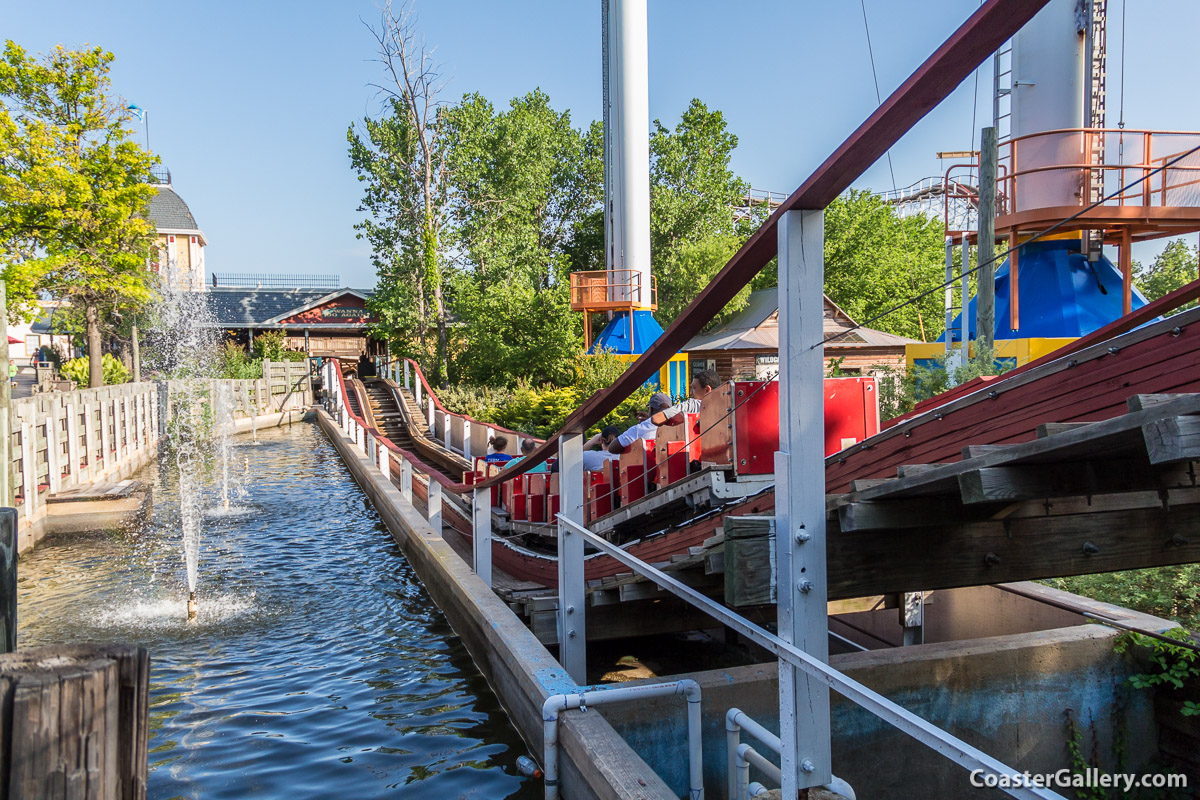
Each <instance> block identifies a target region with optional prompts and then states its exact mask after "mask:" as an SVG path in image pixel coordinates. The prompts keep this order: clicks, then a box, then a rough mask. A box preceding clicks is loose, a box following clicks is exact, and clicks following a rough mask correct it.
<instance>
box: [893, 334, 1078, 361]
mask: <svg viewBox="0 0 1200 800" xmlns="http://www.w3.org/2000/svg"><path fill="white" fill-rule="evenodd" d="M1073 341H1075V339H1074V338H1053V339H1000V340H998V341H997V342H996V358H1015V359H1016V361H1017V366H1018V367H1019V366H1021V365H1022V364H1028V363H1029V362H1030V361H1033V360H1035V359H1038V358H1041V357H1042V356H1044V355H1047V354H1049V353H1053V352H1054V351H1055V350H1057V349H1059V348H1060V347H1065V346H1066V345H1068V344H1070V343H1071V342H1073ZM955 349H957V346H956V347H955ZM974 349H975V342H974V341H972V342H971V350H972V354H974V353H973V351H974ZM945 352H946V345H945V344H943V343H942V342H928V343H925V342H919V343H917V344H908V345H905V346H904V361H905V364H906V365H907V366H908V368H909V369H912V366H913V363H914V362H915V361H918V360H921V361H923V360H928V359H934V358H937V357H939V356H941V355H942V354H943V353H945Z"/></svg>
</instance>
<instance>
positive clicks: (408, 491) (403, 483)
mask: <svg viewBox="0 0 1200 800" xmlns="http://www.w3.org/2000/svg"><path fill="white" fill-rule="evenodd" d="M400 494H401V495H402V496H403V497H404V499H405V500H407V501H408V502H409V503H410V504H411V503H412V464H410V463H408V459H407V458H403V457H401V459H400Z"/></svg>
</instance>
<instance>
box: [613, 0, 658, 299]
mask: <svg viewBox="0 0 1200 800" xmlns="http://www.w3.org/2000/svg"><path fill="white" fill-rule="evenodd" d="M604 8H605V9H606V10H607V19H606V20H605V22H604V31H605V89H606V91H605V132H604V143H605V167H606V175H605V188H606V197H605V206H606V209H607V212H608V213H607V214H606V222H607V223H608V224H607V225H606V226H605V227H606V233H607V237H608V244H609V246H608V248H607V250H608V257H607V258H606V263H607V264H608V266H609V270H610V281H609V282H610V284H613V283H616V284H633V285H635V286H641V293H640V296H638V297H636V299H637V300H638V305H643V306H648V305H649V304H650V101H649V88H648V87H649V78H648V74H649V70H648V55H647V52H648V44H647V33H646V0H606V2H605V3H604ZM630 295H631V290H630V288H628V287H625V288H622V289H621V290H619V291H617V292H615V297H614V299H617V300H628V299H631V298H630Z"/></svg>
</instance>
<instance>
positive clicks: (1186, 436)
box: [1142, 417, 1200, 464]
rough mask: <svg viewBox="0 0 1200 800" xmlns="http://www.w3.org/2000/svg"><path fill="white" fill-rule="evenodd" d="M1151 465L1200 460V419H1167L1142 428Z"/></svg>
mask: <svg viewBox="0 0 1200 800" xmlns="http://www.w3.org/2000/svg"><path fill="white" fill-rule="evenodd" d="M1142 436H1143V437H1144V438H1145V441H1146V454H1147V455H1148V456H1149V457H1150V463H1151V464H1170V463H1174V462H1178V461H1193V460H1196V459H1200V417H1167V418H1165V419H1159V420H1154V421H1153V422H1149V423H1147V424H1146V425H1143V426H1142Z"/></svg>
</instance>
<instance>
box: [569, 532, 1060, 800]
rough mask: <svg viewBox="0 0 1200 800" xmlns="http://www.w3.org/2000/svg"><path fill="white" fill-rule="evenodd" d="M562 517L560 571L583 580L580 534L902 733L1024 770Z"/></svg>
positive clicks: (985, 762) (958, 755) (942, 749)
mask: <svg viewBox="0 0 1200 800" xmlns="http://www.w3.org/2000/svg"><path fill="white" fill-rule="evenodd" d="M558 521H559V548H558V549H559V553H560V554H564V553H568V554H569V553H572V552H574V553H575V554H577V555H576V558H577V561H578V564H572V565H564V566H563V567H561V568H560V574H563V573H564V572H566V573H567V574H575V575H578V576H579V578H580V581H582V577H583V552H584V548H582V547H574V548H572V547H570V546H568V545H567V542H566V541H565V540H567V539H569V538H570V537H576V538H577V539H580V540H581V541H582V542H584V543H586V544H588V545H591V546H592V547H594V548H595V549H597V550H599V551H600V552H602V553H605V554H607V555H609V556H612V557H613V558H615V559H616V560H617V561H620V562H621V563H622V564H624V565H625V566H626V567H629V569H631V570H632V571H633V572H635V573H636V574H638V575H641V576H642V577H644V578H646V579H647V580H649V581H651V582H653V583H654V584H655V585H657V586H660V587H661V588H663V589H665V590H666V591H668V592H670V593H671V594H673V595H675V596H676V597H678V598H680V599H681V600H683V601H684V602H686V603H688V604H689V605H691V606H694V607H695V608H698V609H700V610H701V611H703V612H704V613H706V614H708V615H709V616H710V617H712V618H713V619H714V620H716V621H717V622H719V623H721V624H722V625H725V626H726V627H728V628H730V629H732V630H734V631H737V632H738V633H739V634H740V635H742V636H745V637H746V638H747V639H749V640H750V641H752V642H754V643H755V644H757V645H758V646H760V647H762V648H763V649H765V650H767V651H768V652H770V653H771V654H772V655H774V656H775V657H776V658H778V659H779V660H780V661H784V662H787V663H788V664H791V665H792V666H794V667H797V668H798V669H800V670H802V671H803V672H804V673H805V674H806V675H808V676H809V677H810V678H812V679H813V680H815V681H817V682H819V683H822V684H824V685H825V686H827V687H829V688H830V689H833V690H834V691H835V692H837V693H838V694H840V695H842V697H845V698H846V699H847V700H849V701H851V702H852V703H854V704H855V705H858V706H861V707H862V708H864V709H866V710H867V711H870V712H871V713H872V714H874V715H875V716H877V717H879V718H880V719H881V720H883V721H884V722H886V723H888V724H889V725H892V726H893V727H895V728H896V729H897V730H899V731H901V732H902V733H905V734H908V735H909V736H911V737H912V738H913V739H916V740H917V741H918V742H920V743H921V744H924V745H926V746H927V747H929V748H931V749H933V750H934V751H935V752H937V753H940V754H941V755H943V756H945V757H946V758H948V759H950V760H951V761H953V762H954V763H956V764H958V765H959V766H961V767H963V768H964V769H967V770H978V771H979V773H980V774H981V775H983V776H984V777H985V779H986V776H989V775H994V776H996V777H997V778H999V777H1000V776H1005V777H1006V778H1007V776H1011V775H1016V774H1019V773H1020V770H1016V769H1013V768H1012V767H1009V766H1007V765H1005V764H1004V763H1002V762H1001V761H999V760H997V759H995V758H992V757H991V756H989V755H988V754H987V753H984V752H983V751H982V750H980V749H978V748H976V747H973V746H971V745H969V744H967V743H966V742H964V741H962V740H961V739H959V738H958V737H956V736H953V735H952V734H949V733H947V732H946V731H943V730H942V729H941V728H938V727H937V726H936V725H934V724H933V723H931V722H928V721H927V720H924V719H922V718H921V717H918V716H917V715H916V714H913V713H912V712H911V711H908V710H907V709H905V708H903V707H901V706H899V705H897V704H896V703H894V702H892V701H891V700H889V699H887V698H886V697H884V696H883V695H881V694H879V693H878V692H875V691H873V690H871V689H869V688H867V687H866V686H864V685H863V684H861V683H859V682H858V681H856V680H854V679H853V678H851V677H849V676H848V675H844V674H843V673H841V672H839V671H838V670H836V669H834V668H833V667H831V666H829V665H828V664H826V663H825V662H824V661H821V660H820V659H818V658H815V657H814V656H811V655H809V654H808V653H806V652H804V651H803V650H801V649H800V648H799V647H797V646H795V645H794V644H791V643H789V642H785V641H784V640H783V639H780V638H779V637H778V636H776V635H775V634H773V633H771V632H770V631H768V630H766V629H765V628H761V627H759V626H758V625H755V624H754V623H753V622H751V621H750V620H748V619H746V618H745V617H743V616H741V615H739V614H737V613H735V612H733V611H731V610H730V609H728V608H726V607H725V606H723V605H721V604H720V603H718V602H716V601H715V600H712V599H710V598H708V597H705V596H704V595H703V594H701V593H700V592H698V591H696V590H695V589H693V588H691V587H690V586H687V585H686V584H684V583H681V582H680V581H678V580H676V579H675V578H672V577H671V576H670V575H668V574H666V573H665V572H663V571H662V570H659V569H656V568H655V567H652V566H651V565H650V564H648V563H646V562H645V561H642V560H641V559H639V558H637V557H636V556H632V555H630V554H629V553H627V552H625V550H623V549H622V548H620V547H618V546H617V545H615V544H613V543H611V542H609V541H608V540H606V539H603V538H601V537H599V536H597V535H595V534H594V533H592V532H591V531H589V530H588V529H587V528H585V527H583V526H582V525H580V524H579V523H578V522H576V521H574V520H572V519H570V518H569V517H566V516H564V515H562V514H560V515H559V517H558ZM561 557H562V556H560V558H561ZM572 589H574V590H575V592H576V593H578V592H581V591H582V589H583V587H582V586H579V587H571V586H567V585H566V584H565V582H563V581H560V582H559V589H558V591H559V601H558V602H559V608H567V607H568V606H567V603H568V602H569V598H570V597H571V592H572ZM576 633H577V634H578V635H579V636H580V637H581V638H584V639H586V631H584V630H577V631H576ZM800 768H801V770H804V765H800ZM998 784H999V785H1000V786H1005V785H1006V782H998ZM1001 791H1003V792H1005V793H1006V794H1008V795H1009V796H1010V797H1017V798H1022V799H1023V800H1064V798H1063V797H1062V795H1060V794H1058V793H1057V792H1054V791H1051V790H1050V789H1041V788H1025V787H1013V788H1002V789H1001Z"/></svg>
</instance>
